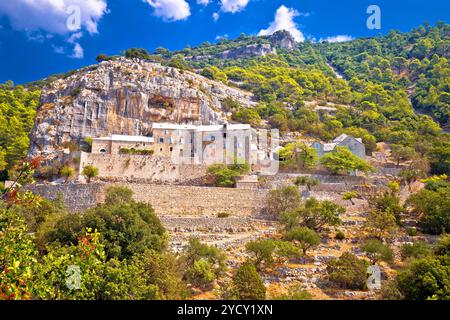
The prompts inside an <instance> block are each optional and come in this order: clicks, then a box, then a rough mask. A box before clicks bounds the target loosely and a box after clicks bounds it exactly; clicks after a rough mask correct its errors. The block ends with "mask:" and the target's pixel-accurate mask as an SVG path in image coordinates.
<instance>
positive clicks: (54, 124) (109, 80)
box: [30, 58, 253, 158]
mask: <svg viewBox="0 0 450 320" xmlns="http://www.w3.org/2000/svg"><path fill="white" fill-rule="evenodd" d="M226 97H231V98H232V99H234V100H237V101H239V102H240V103H241V104H243V105H251V104H253V102H252V101H251V98H252V97H251V94H250V93H247V92H244V91H241V90H238V89H234V88H230V87H227V86H226V85H224V84H221V83H218V82H215V81H211V80H208V79H206V78H204V77H202V76H199V75H197V74H194V73H191V72H181V71H179V70H177V69H174V68H170V67H164V66H161V65H159V64H154V63H147V62H142V61H132V60H127V59H125V58H120V59H118V60H115V61H104V62H102V63H100V64H99V65H97V66H92V67H87V68H84V69H81V70H79V71H78V72H76V73H75V74H73V75H72V76H70V77H68V78H65V79H60V80H56V81H54V82H53V83H52V84H51V85H50V86H49V87H47V88H45V89H44V91H43V94H42V97H41V105H40V107H39V108H38V111H37V117H36V121H35V126H34V129H33V132H32V134H31V148H30V154H31V155H37V154H39V155H42V156H44V157H45V158H52V157H54V156H55V154H56V153H57V152H58V151H60V150H62V149H63V145H64V144H65V143H66V142H69V141H81V140H82V139H83V138H84V137H99V136H106V135H110V134H127V135H147V134H148V133H149V132H150V130H151V126H152V123H153V122H173V123H190V124H221V123H224V122H225V121H226V118H225V116H224V114H223V112H222V101H223V99H225V98H226Z"/></svg>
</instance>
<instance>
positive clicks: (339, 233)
mask: <svg viewBox="0 0 450 320" xmlns="http://www.w3.org/2000/svg"><path fill="white" fill-rule="evenodd" d="M334 237H335V238H336V240H344V239H345V233H344V232H343V231H342V230H338V231H336V235H335V236H334Z"/></svg>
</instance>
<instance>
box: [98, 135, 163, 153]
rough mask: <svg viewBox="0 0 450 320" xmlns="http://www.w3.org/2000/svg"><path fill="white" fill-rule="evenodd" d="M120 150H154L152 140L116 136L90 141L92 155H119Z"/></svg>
mask: <svg viewBox="0 0 450 320" xmlns="http://www.w3.org/2000/svg"><path fill="white" fill-rule="evenodd" d="M121 149H128V150H131V149H134V150H154V139H153V138H152V137H142V136H127V135H118V134H113V135H111V136H110V137H100V138H93V139H92V153H105V154H120V153H121V151H120V150H121Z"/></svg>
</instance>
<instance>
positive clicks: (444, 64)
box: [0, 23, 450, 173]
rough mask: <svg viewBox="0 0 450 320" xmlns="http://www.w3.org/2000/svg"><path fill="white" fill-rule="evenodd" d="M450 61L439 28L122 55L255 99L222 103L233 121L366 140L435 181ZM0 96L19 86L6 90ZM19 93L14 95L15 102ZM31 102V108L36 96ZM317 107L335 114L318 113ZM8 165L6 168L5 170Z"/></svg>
mask: <svg viewBox="0 0 450 320" xmlns="http://www.w3.org/2000/svg"><path fill="white" fill-rule="evenodd" d="M449 54H450V26H449V25H447V24H445V23H438V24H437V25H436V26H434V27H431V26H428V25H424V26H420V27H418V28H416V29H413V30H412V31H410V32H408V33H400V32H396V31H392V32H390V33H389V34H388V35H386V36H380V37H374V38H366V39H356V40H353V41H349V42H345V43H313V42H310V41H306V42H303V43H296V42H295V41H294V40H293V38H292V36H291V35H290V34H289V33H288V32H283V31H280V32H277V33H275V34H274V35H271V36H264V37H256V36H246V35H244V34H242V35H241V36H240V37H238V38H237V39H234V40H230V39H221V40H219V41H218V42H217V43H214V44H211V43H207V42H206V43H204V44H202V45H200V46H198V47H192V48H191V47H186V48H184V49H183V50H179V51H173V52H170V51H169V50H167V49H164V48H158V49H156V50H155V52H154V53H149V52H147V50H145V49H139V48H132V49H128V50H126V51H125V52H124V53H123V55H125V57H127V58H133V59H145V60H150V61H153V62H158V63H161V64H163V65H168V66H171V67H175V68H178V69H181V70H190V71H193V72H197V73H200V74H201V75H203V76H205V77H208V78H210V79H213V80H216V81H220V82H223V83H226V84H227V85H229V86H235V87H239V88H242V89H244V90H248V91H251V92H252V93H254V95H255V98H256V99H257V101H258V104H257V105H256V106H255V107H251V108H247V107H244V106H241V105H239V103H237V102H236V101H232V99H227V100H226V101H225V102H224V108H225V109H226V110H228V111H230V112H231V113H232V120H234V121H239V122H246V123H251V124H253V125H254V126H257V127H258V126H270V127H274V128H279V129H280V130H281V131H282V132H289V131H291V132H299V133H301V134H303V135H307V136H310V137H313V138H318V139H322V140H330V139H332V138H334V137H335V136H337V135H338V134H340V133H349V134H353V135H355V136H359V137H362V138H363V140H364V142H365V143H366V146H367V149H368V151H369V152H370V151H373V150H374V149H375V148H376V145H375V142H379V141H385V142H388V143H391V144H395V145H399V146H402V147H404V148H406V149H408V150H409V151H415V152H418V153H419V154H421V155H429V158H430V161H431V167H432V172H434V173H439V172H446V171H448V170H449V169H448V168H449V167H450V160H449V159H450V142H449V136H448V135H446V134H443V133H442V128H447V129H448V126H449V122H448V117H449V113H450V63H449V59H450V58H449ZM109 59H115V57H114V56H110V57H108V56H105V55H103V54H100V55H99V56H98V57H97V61H99V62H100V61H102V60H109ZM95 67H96V66H91V67H89V68H95ZM333 69H335V70H336V71H337V72H338V73H339V74H342V75H343V76H344V78H343V79H341V78H340V77H338V76H337V74H336V72H335V71H334V70H333ZM75 72H76V71H69V72H68V73H66V74H65V75H56V76H50V77H49V78H47V79H44V80H41V81H38V82H35V83H32V84H29V85H27V86H26V87H27V88H28V89H29V90H36V89H40V87H42V86H45V85H46V84H47V83H48V82H51V81H53V80H54V79H56V78H64V77H68V76H70V75H71V74H73V73H75ZM0 90H6V91H11V90H18V87H16V88H15V89H10V88H9V87H8V86H5V85H4V86H3V87H2V88H0ZM20 90H22V89H20ZM6 91H3V94H0V97H3V99H2V100H1V101H0V104H1V109H0V112H1V114H0V116H1V117H3V118H4V119H5V120H4V121H2V125H4V123H23V125H22V126H21V128H22V129H20V128H19V129H17V130H16V132H17V131H20V132H22V131H23V132H24V134H25V135H26V134H28V133H29V131H28V130H30V126H29V119H28V117H26V118H23V119H21V118H20V117H19V116H18V115H17V114H15V113H14V112H12V111H11V110H13V109H14V108H15V106H16V105H17V104H16V103H17V102H15V100H14V101H13V100H11V98H9V96H11V93H8V94H6V93H5V92H6ZM18 93H19V95H17V94H13V96H14V97H17V96H18V97H21V96H22V93H20V91H18ZM24 97H25V96H24ZM27 97H28V96H27ZM32 97H34V99H37V98H36V97H37V95H36V94H34V95H32ZM27 99H28V98H27ZM36 104H37V103H30V101H28V100H27V101H26V103H25V105H27V106H34V105H36ZM317 106H325V107H331V108H335V109H336V111H335V112H334V113H331V114H330V113H326V112H325V113H324V112H322V111H320V112H318V108H317ZM30 114H32V113H30ZM428 115H429V116H428ZM7 127H8V125H6V126H5V129H6V128H7ZM5 137H8V138H5ZM8 141H10V134H7V133H5V134H4V133H1V132H0V158H1V155H2V154H6V156H7V158H8V159H16V158H18V157H19V156H21V155H25V154H26V148H25V147H24V146H22V144H21V146H22V147H20V148H18V149H20V150H18V149H17V148H15V149H14V150H13V149H11V147H9V144H8ZM8 148H10V149H8ZM16 149H17V150H16ZM8 150H10V151H8ZM8 154H9V155H8ZM6 162H7V163H5V161H4V162H3V163H4V165H3V166H2V167H5V166H6V167H9V166H10V165H11V163H10V161H9V160H7V161H6ZM0 163H1V162H0ZM438 167H439V168H438Z"/></svg>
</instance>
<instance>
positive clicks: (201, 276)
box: [186, 260, 216, 286]
mask: <svg viewBox="0 0 450 320" xmlns="http://www.w3.org/2000/svg"><path fill="white" fill-rule="evenodd" d="M186 278H187V279H188V281H190V282H191V283H192V284H194V285H198V286H207V285H209V284H211V283H212V282H213V281H214V280H215V279H216V275H215V273H214V271H213V266H212V265H211V263H210V262H208V261H207V260H195V261H194V265H193V266H192V267H190V268H188V269H187V270H186Z"/></svg>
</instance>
